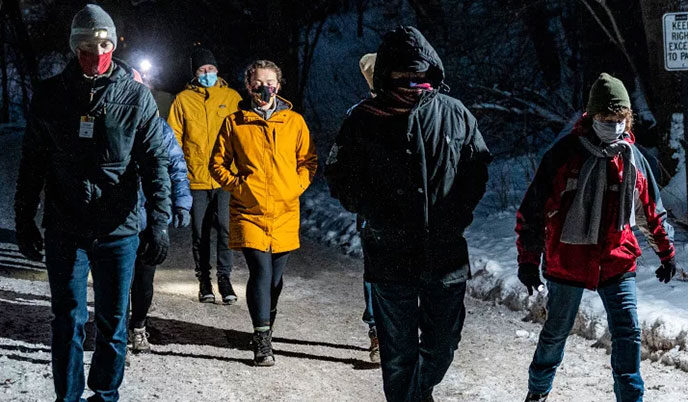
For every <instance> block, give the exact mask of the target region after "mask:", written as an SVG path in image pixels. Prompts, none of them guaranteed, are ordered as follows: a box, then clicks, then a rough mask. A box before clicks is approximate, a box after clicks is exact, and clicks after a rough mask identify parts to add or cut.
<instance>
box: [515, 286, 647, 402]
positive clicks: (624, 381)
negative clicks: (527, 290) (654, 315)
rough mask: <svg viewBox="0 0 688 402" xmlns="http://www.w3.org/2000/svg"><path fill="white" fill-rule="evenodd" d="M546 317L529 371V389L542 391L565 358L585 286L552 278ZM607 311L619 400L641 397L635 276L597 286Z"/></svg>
mask: <svg viewBox="0 0 688 402" xmlns="http://www.w3.org/2000/svg"><path fill="white" fill-rule="evenodd" d="M547 288H548V290H549V295H548V299H547V319H546V320H545V324H544V327H543V328H542V331H541V332H540V340H539V341H538V345H537V348H536V350H535V356H534V357H533V362H532V363H531V364H530V369H529V371H528V374H529V378H528V389H529V390H530V392H534V393H538V394H542V393H548V392H549V391H550V390H551V389H552V381H554V374H555V372H556V370H557V367H558V366H559V364H560V363H561V361H562V359H563V358H564V346H565V344H566V338H567V337H568V335H569V333H570V332H571V328H573V324H574V321H575V319H576V315H577V313H578V307H579V306H580V302H581V298H582V296H583V288H580V287H576V286H569V285H564V284H560V283H556V282H552V281H549V282H548V283H547ZM597 293H599V295H600V298H601V299H602V303H603V304H604V308H605V310H606V311H607V323H608V325H609V332H610V334H611V336H612V356H611V359H612V362H611V363H612V374H613V376H614V393H615V394H616V400H617V401H622V402H631V401H634V402H635V401H642V400H643V393H644V383H643V379H642V377H641V376H640V325H639V324H638V311H637V302H636V285H635V278H634V277H631V278H626V279H624V280H622V281H620V282H619V283H615V284H611V285H608V286H605V287H601V288H599V289H598V290H597Z"/></svg>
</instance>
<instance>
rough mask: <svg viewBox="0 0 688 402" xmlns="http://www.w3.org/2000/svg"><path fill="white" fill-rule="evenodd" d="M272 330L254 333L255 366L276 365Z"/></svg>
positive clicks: (252, 341)
mask: <svg viewBox="0 0 688 402" xmlns="http://www.w3.org/2000/svg"><path fill="white" fill-rule="evenodd" d="M270 338H271V331H256V332H254V333H253V339H252V340H251V343H252V344H253V364H254V365H255V366H274V365H275V355H273V353H272V342H271V341H270Z"/></svg>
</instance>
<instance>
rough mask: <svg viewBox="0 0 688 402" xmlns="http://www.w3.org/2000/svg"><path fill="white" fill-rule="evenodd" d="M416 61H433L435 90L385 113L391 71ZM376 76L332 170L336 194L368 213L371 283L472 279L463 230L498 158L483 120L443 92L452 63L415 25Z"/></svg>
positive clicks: (384, 48) (429, 76)
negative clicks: (402, 108) (490, 146)
mask: <svg viewBox="0 0 688 402" xmlns="http://www.w3.org/2000/svg"><path fill="white" fill-rule="evenodd" d="M414 65H425V66H426V67H427V71H426V80H427V81H428V83H429V84H431V86H432V88H433V89H432V90H429V91H424V92H423V94H422V95H421V97H420V100H419V101H418V102H417V103H416V104H415V105H414V106H413V107H412V108H411V109H410V111H409V112H408V113H402V114H386V113H376V112H375V110H380V109H385V107H386V104H385V103H386V102H388V99H389V98H388V97H387V93H388V91H390V89H391V88H392V86H391V80H390V73H391V72H392V71H409V66H414ZM373 81H374V92H375V93H376V95H377V96H376V97H375V98H372V99H367V100H365V101H363V102H361V103H360V104H359V105H358V106H357V107H355V108H354V109H353V110H352V111H351V113H350V115H349V116H348V117H347V118H346V119H345V121H344V123H343V125H342V127H341V130H340V132H339V134H338V136H337V138H336V141H335V144H334V146H333V147H332V150H331V152H330V156H329V158H328V161H327V164H326V168H325V175H326V177H327V180H328V183H329V186H330V191H331V194H332V196H333V197H335V198H338V199H339V200H340V202H341V203H342V205H343V206H344V208H346V209H347V210H349V211H351V212H355V213H357V214H359V215H361V216H362V217H363V218H365V221H366V224H365V227H364V228H363V230H362V233H361V237H362V242H363V249H364V254H365V257H366V258H367V264H366V268H365V269H366V272H365V279H366V280H367V281H370V282H379V281H385V282H407V283H409V282H410V283H413V282H416V281H418V280H420V279H424V280H441V281H443V282H445V283H447V284H448V283H454V282H456V283H458V282H463V281H465V280H467V279H468V278H469V277H470V267H469V263H468V249H467V246H466V240H465V239H464V237H463V232H464V230H465V228H466V227H467V226H468V225H469V224H470V223H471V222H472V220H473V210H474V208H475V206H476V205H477V203H478V201H479V200H480V199H481V198H482V196H483V194H484V192H485V185H486V182H487V178H488V174H487V165H488V164H489V161H490V159H491V157H490V153H489V151H488V149H487V146H486V145H485V142H484V141H483V138H482V136H481V134H480V132H479V131H478V128H477V125H476V119H475V118H474V117H473V115H472V114H471V113H470V112H469V111H468V110H467V109H466V107H465V106H464V105H463V104H462V103H461V102H460V101H458V100H457V99H454V98H451V97H449V96H447V95H444V94H440V93H439V91H438V89H439V88H441V87H443V86H444V85H443V81H444V68H443V66H442V61H441V60H440V58H439V56H438V55H437V53H436V52H435V50H434V49H433V48H432V46H431V45H430V44H429V43H428V42H427V41H426V40H425V38H424V37H423V35H422V34H421V33H420V32H418V30H416V29H415V28H412V27H399V28H397V29H395V30H394V31H391V32H390V33H388V34H387V36H386V37H385V38H384V39H383V44H382V45H381V47H380V49H379V50H378V54H377V61H376V64H375V74H374V78H373Z"/></svg>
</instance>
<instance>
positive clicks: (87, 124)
mask: <svg viewBox="0 0 688 402" xmlns="http://www.w3.org/2000/svg"><path fill="white" fill-rule="evenodd" d="M95 120H96V118H95V117H92V116H81V120H80V121H79V138H93V127H94V125H95Z"/></svg>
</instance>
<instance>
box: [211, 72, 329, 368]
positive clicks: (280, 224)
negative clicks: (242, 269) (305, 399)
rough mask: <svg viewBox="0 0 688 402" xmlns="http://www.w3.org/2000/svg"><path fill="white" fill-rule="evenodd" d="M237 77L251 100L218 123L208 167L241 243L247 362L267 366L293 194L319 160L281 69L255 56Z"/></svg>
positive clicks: (292, 236) (294, 216)
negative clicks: (227, 195)
mask: <svg viewBox="0 0 688 402" xmlns="http://www.w3.org/2000/svg"><path fill="white" fill-rule="evenodd" d="M244 79H245V84H246V89H247V90H248V93H249V95H250V99H247V100H245V101H243V102H242V103H241V104H240V105H239V111H237V112H235V113H233V114H232V115H230V116H229V117H228V118H227V119H226V120H225V121H224V123H223V124H222V130H221V131H220V135H219V137H218V139H217V143H216V144H215V150H214V151H213V156H212V159H211V162H210V173H211V174H212V176H213V177H214V178H215V180H217V182H218V183H220V184H221V185H222V187H223V188H225V189H227V191H230V192H231V193H232V202H231V204H230V216H231V220H230V222H229V225H230V234H229V245H230V247H232V248H235V249H241V251H242V252H243V253H244V257H245V258H246V263H247V264H248V269H249V279H248V283H247V284H246V303H247V304H248V309H249V313H250V315H251V322H252V323H253V331H254V332H253V338H252V343H253V354H254V358H253V362H254V364H255V365H256V366H272V365H274V364H275V357H274V354H273V352H272V333H273V328H274V324H275V317H276V316H277V302H278V300H279V296H280V293H281V292H282V286H283V279H282V276H283V273H284V269H285V267H286V264H287V260H288V259H289V253H290V252H291V251H293V250H296V249H297V248H299V246H300V242H299V226H300V223H301V215H300V201H299V197H300V196H301V194H303V192H304V191H306V189H307V188H308V186H309V185H310V184H311V181H312V180H313V176H314V175H315V171H316V169H317V167H318V159H317V154H316V152H315V144H314V143H313V141H312V140H311V137H310V133H309V131H308V126H306V122H305V121H304V119H303V117H302V116H301V115H300V114H298V113H296V112H294V111H293V110H292V105H291V103H289V101H287V100H286V99H284V98H282V97H280V96H279V95H278V93H279V91H280V89H281V82H282V70H281V69H280V68H279V67H278V66H277V65H276V64H275V63H273V62H271V61H269V60H258V61H255V62H253V63H251V64H250V65H249V66H248V67H247V68H246V71H245V73H244ZM232 165H235V166H236V169H237V172H236V173H234V172H233V171H232V169H230V168H231V166H232Z"/></svg>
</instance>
